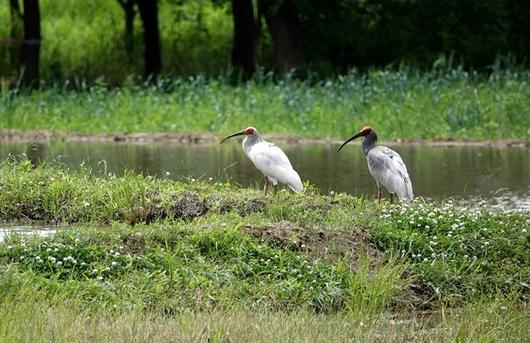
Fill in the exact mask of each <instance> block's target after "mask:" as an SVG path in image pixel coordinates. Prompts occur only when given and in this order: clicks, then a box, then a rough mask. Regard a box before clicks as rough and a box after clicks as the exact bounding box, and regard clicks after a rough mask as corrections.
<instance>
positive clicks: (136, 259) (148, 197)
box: [0, 160, 530, 339]
mask: <svg viewBox="0 0 530 343" xmlns="http://www.w3.org/2000/svg"><path fill="white" fill-rule="evenodd" d="M0 218H1V219H2V220H4V221H26V222H27V221H29V222H35V221H39V222H44V223H57V224H61V226H59V227H57V230H58V233H57V234H56V235H54V236H53V237H47V238H28V237H27V236H23V235H12V236H10V237H8V238H7V241H5V242H4V243H2V244H0V275H1V277H0V299H1V300H0V309H2V310H1V311H0V313H2V314H1V315H0V319H2V320H0V322H1V323H3V324H0V335H2V332H4V333H3V335H4V336H0V337H5V338H6V339H7V338H14V337H16V336H10V334H8V333H9V332H10V331H9V332H8V331H5V330H6V328H7V327H8V324H5V322H6V321H7V323H11V325H14V326H16V324H15V323H14V320H13V318H14V317H13V316H16V315H17V313H19V312H17V311H19V310H17V309H20V308H24V309H25V310H28V311H31V312H32V313H42V308H44V309H49V311H52V312H53V313H54V315H53V316H52V317H53V318H55V319H50V318H47V319H39V318H37V317H34V316H33V315H32V316H31V318H30V319H31V321H32V323H34V325H35V328H38V327H40V326H42V325H44V322H46V323H48V321H49V320H57V321H59V324H57V325H59V327H60V328H61V329H58V330H60V332H59V334H60V335H65V336H64V337H70V335H71V337H79V335H81V331H80V330H81V329H80V328H79V327H78V326H75V325H74V326H72V327H71V328H69V329H65V323H67V322H69V320H70V319H68V318H69V317H72V318H77V319H78V320H82V321H84V322H86V323H88V325H89V326H93V325H95V324H94V323H93V322H92V320H91V319H89V317H90V318H92V317H91V316H94V318H98V321H100V323H103V324H102V326H101V328H99V329H97V330H96V333H94V334H95V335H96V336H97V335H103V334H105V332H107V331H108V328H110V327H112V325H121V326H122V327H123V330H129V329H131V330H133V328H130V326H128V325H125V324H124V323H123V322H124V321H127V320H129V321H131V320H132V321H141V324H139V325H140V327H142V328H143V329H145V330H152V331H150V332H151V333H152V334H153V335H155V332H156V333H161V332H166V333H167V332H173V333H174V334H175V335H176V336H178V337H190V336H188V335H191V336H193V337H198V336H197V335H199V336H200V337H203V338H204V337H211V335H214V336H215V335H216V334H219V335H220V336H219V337H225V338H226V334H227V333H226V332H224V331H223V330H233V331H234V332H236V333H237V334H236V336H235V337H238V338H243V337H247V338H248V337H255V336H254V335H257V334H258V332H259V329H258V327H253V328H249V327H246V326H245V325H243V324H241V325H236V322H237V321H238V320H240V319H241V318H242V317H245V316H247V315H248V316H249V317H251V318H254V319H256V320H258V319H259V320H261V319H262V320H264V321H265V322H267V323H270V325H271V327H277V326H278V325H280V322H278V321H277V320H276V319H273V318H274V313H278V315H280V316H285V317H284V318H285V320H286V321H288V322H289V323H291V324H292V325H293V327H296V328H297V329H293V330H295V331H293V332H290V331H282V330H277V331H276V332H274V333H272V332H271V331H267V330H266V333H263V334H265V335H268V337H277V338H285V337H292V336H293V335H296V334H300V330H301V327H303V325H304V324H301V323H306V324H307V323H311V322H313V321H315V320H318V319H316V318H318V317H317V316H324V317H323V318H324V319H323V322H322V323H321V325H322V327H321V330H322V332H321V333H318V332H316V331H315V330H313V329H307V331H306V332H305V334H307V335H310V336H311V337H323V339H324V337H331V336H330V335H331V334H332V333H333V332H334V331H336V332H340V335H343V337H347V336H348V334H351V333H352V332H362V333H363V334H366V335H367V336H366V337H367V339H369V338H370V337H371V339H375V338H376V336H372V335H375V334H376V333H377V332H378V330H384V331H385V332H386V334H388V335H389V336H388V337H387V336H384V337H386V338H385V339H390V337H394V335H398V332H397V331H396V330H398V327H394V326H395V325H394V324H392V325H389V324H388V322H389V321H393V322H394V323H396V322H399V323H405V324H403V325H402V326H400V327H401V329H399V330H398V331H399V335H400V337H409V338H414V337H416V338H421V337H423V338H425V337H438V338H443V339H457V338H458V337H460V338H462V337H468V335H473V334H475V333H476V334H478V335H486V336H487V337H490V338H492V337H493V338H495V339H497V338H502V336H503V335H502V334H501V333H502V332H507V331H508V330H510V334H509V335H507V336H506V337H509V338H512V339H520V338H522V337H525V336H526V335H528V331H527V329H525V326H524V325H523V324H522V323H524V321H525V319H524V318H527V317H526V316H524V315H522V313H525V309H526V307H527V304H528V297H529V296H530V292H529V287H528V281H529V280H528V276H529V275H530V263H529V261H530V249H528V245H529V242H530V235H529V234H528V229H529V226H530V216H529V214H528V213H527V212H518V213H503V212H492V211H490V210H488V209H487V208H483V207H478V208H476V209H462V208H458V207H455V206H454V205H453V204H452V203H450V202H448V203H445V204H428V203H425V202H423V201H422V200H421V199H419V200H417V201H416V202H415V203H414V204H413V205H411V206H409V207H400V206H397V205H390V204H387V203H383V204H382V205H377V204H376V203H375V202H373V201H372V200H367V199H362V198H355V197H351V196H349V195H346V194H334V195H331V196H324V195H319V194H317V193H316V192H315V191H314V190H312V189H311V187H309V188H308V190H307V192H306V193H305V194H301V195H300V194H291V193H289V192H287V191H283V190H282V191H279V192H278V193H277V194H276V195H270V196H267V197H263V196H262V195H261V192H260V191H259V190H252V189H245V188H239V187H235V186H233V185H229V184H220V183H208V182H174V181H170V180H164V179H156V178H150V177H144V176H139V175H133V174H127V175H125V176H123V177H115V176H112V175H111V176H109V175H106V176H96V175H93V174H91V173H89V172H88V171H81V172H70V171H68V170H66V169H64V168H63V167H59V166H56V165H49V164H48V165H46V164H44V165H41V166H38V167H33V166H31V164H29V162H28V161H25V160H24V161H20V162H12V161H11V162H3V163H2V164H1V165H0ZM14 304H19V305H17V306H14ZM485 304H490V305H491V307H490V309H489V310H488V311H490V310H495V311H498V312H495V313H492V312H486V313H482V312H480V311H484V309H485V308H486V307H485V306H486V305H485ZM41 307H42V308H41ZM35 308H39V310H35ZM32 309H33V310H32ZM440 309H444V311H445V310H447V311H449V312H447V313H448V314H447V317H443V320H442V319H440V318H439V317H438V314H437V313H438V312H437V311H439V310H440ZM425 311H428V312H425ZM431 311H435V312H431ZM206 313H209V314H211V315H212V318H213V319H212V320H213V321H212V322H211V325H214V326H215V328H214V327H211V328H210V329H208V330H207V331H206V332H205V333H203V334H204V335H205V336H201V333H199V332H197V331H196V329H194V325H196V324H197V323H198V322H200V321H201V320H202V321H205V320H206V319H205V317H204V316H205V315H206ZM426 313H431V314H430V315H428V316H426ZM432 313H434V314H432ZM190 316H193V318H195V319H194V320H193V321H192V322H190V319H189V318H190ZM330 316H331V317H330ZM444 316H445V315H444ZM503 316H505V317H506V318H511V319H510V322H509V323H508V324H507V323H505V324H504V325H503V324H502V317H503ZM200 318H202V319H200ZM215 318H217V319H215ZM238 318H239V319H238ZM330 318H334V319H333V320H330ZM486 319H487V320H488V321H489V322H485V323H483V322H481V320H486ZM175 321H176V322H178V324H175ZM381 321H383V322H385V323H386V324H382V322H381ZM401 321H404V322H401ZM117 323H122V324H117ZM170 323H173V324H175V325H177V326H178V330H177V329H174V330H176V331H174V330H169V329H168V327H167V325H170ZM296 323H298V324H296ZM346 323H349V324H347V325H346ZM465 323H468V324H470V325H474V329H473V330H475V331H473V330H472V331H470V332H468V331H466V330H464V329H463V328H464V327H466V325H467V324H465ZM361 324H362V325H361ZM159 325H162V326H159ZM186 325H188V326H186ZM344 325H346V326H344ZM350 325H353V326H350ZM396 325H397V326H399V325H400V324H396ZM448 325H453V328H452V329H451V330H448V331H447V332H446V333H444V334H443V335H442V336H439V335H435V336H432V334H433V333H432V332H431V331H430V330H432V329H433V328H438V329H440V328H441V327H446V326H448ZM105 328H107V329H105ZM126 328H129V329H126ZM148 328H150V329H148ZM2 330H4V331H2ZM35 330H37V329H35ZM167 330H169V331H167ZM219 330H220V331H219ZM297 330H298V331H297ZM359 330H360V331H359ZM424 330H425V331H424ZM36 332H40V331H38V330H37V331H36ZM126 332H129V333H130V331H126ZM47 334H49V331H48V330H44V331H42V332H40V334H39V333H37V334H36V335H37V336H36V337H43V335H47ZM386 334H385V335H386ZM113 335H115V337H129V336H127V334H126V333H125V332H122V333H120V332H115V333H113ZM122 335H124V336H122ZM488 335H489V336H488ZM155 336H156V335H155ZM61 337H63V336H61ZM150 337H154V336H150ZM65 339H66V338H65Z"/></svg>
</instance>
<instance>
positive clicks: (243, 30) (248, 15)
mask: <svg viewBox="0 0 530 343" xmlns="http://www.w3.org/2000/svg"><path fill="white" fill-rule="evenodd" d="M232 14H233V19H234V41H233V46H232V66H233V67H234V68H236V69H238V70H239V71H240V72H242V73H243V76H244V77H245V78H248V77H249V76H251V75H252V74H254V72H255V71H256V63H257V54H258V46H259V21H260V18H259V17H258V18H255V16H254V6H253V5H252V0H232Z"/></svg>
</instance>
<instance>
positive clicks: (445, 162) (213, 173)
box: [0, 142, 530, 209]
mask: <svg viewBox="0 0 530 343" xmlns="http://www.w3.org/2000/svg"><path fill="white" fill-rule="evenodd" d="M282 148H283V149H284V151H285V152H286V153H287V155H288V156H289V158H290V159H291V162H292V164H293V166H294V167H295V169H296V170H297V171H298V172H299V174H300V176H301V178H302V180H310V182H311V183H312V184H314V185H315V186H317V187H319V188H320V189H321V190H322V191H323V192H328V191H331V190H334V191H344V192H348V193H351V194H355V195H360V194H370V195H371V194H374V193H375V191H376V188H375V183H374V181H373V179H372V178H371V176H370V175H369V173H368V168H367V166H366V160H365V158H364V156H363V155H362V153H361V150H360V147H359V146H358V145H355V144H351V145H349V146H347V147H346V149H343V150H342V151H341V152H340V153H337V152H336V149H337V146H335V145H321V144H305V145H287V144H282ZM393 148H394V149H395V150H397V151H398V152H399V153H400V154H401V156H402V157H403V159H404V161H405V163H406V164H407V166H408V169H409V173H410V176H411V179H412V183H413V185H414V193H415V194H416V195H420V196H423V197H426V198H430V199H443V198H449V197H451V198H457V199H471V201H475V200H476V199H479V198H481V199H484V200H487V201H488V202H489V203H491V204H494V205H495V204H496V205H498V206H501V207H504V208H521V209H530V151H529V149H524V148H499V147H488V146H485V147H477V146H463V147H462V146H458V147H457V146H455V147H434V146H410V145H409V146H403V145H397V146H394V147H393ZM22 153H25V154H26V155H27V156H28V158H29V159H30V160H31V161H32V162H33V163H35V164H38V163H41V162H42V161H43V160H54V159H56V160H59V161H62V162H64V163H66V164H68V165H71V166H73V167H79V165H80V164H81V163H84V164H85V165H86V166H87V167H89V168H91V169H92V170H93V171H94V172H98V173H103V172H107V173H108V172H111V173H116V174H120V173H122V172H123V170H125V169H129V170H134V171H136V172H141V173H144V174H149V175H156V176H159V177H170V178H173V179H177V178H181V177H193V178H196V179H200V178H206V179H207V178H209V177H212V178H214V179H216V180H221V181H225V180H231V181H232V182H236V183H239V184H241V185H253V186H255V185H256V184H257V183H258V182H260V181H261V174H260V173H259V172H258V171H257V170H256V169H255V168H254V167H253V166H252V164H251V162H250V161H249V160H248V159H247V158H246V156H245V155H244V153H243V151H242V149H241V146H240V145H239V144H238V143H237V142H234V143H225V144H223V145H213V146H191V147H190V146H182V145H163V144H150V145H135V144H116V143H64V142H59V143H51V144H47V143H39V144H27V143H4V144H3V146H2V147H1V149H0V158H2V159H3V158H5V157H6V156H7V155H8V154H22ZM167 173H169V174H167Z"/></svg>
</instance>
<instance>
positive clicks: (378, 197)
mask: <svg viewBox="0 0 530 343" xmlns="http://www.w3.org/2000/svg"><path fill="white" fill-rule="evenodd" d="M381 195H382V191H381V186H379V185H377V203H378V204H380V203H381Z"/></svg>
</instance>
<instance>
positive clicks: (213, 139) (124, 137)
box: [0, 129, 530, 148]
mask: <svg viewBox="0 0 530 343" xmlns="http://www.w3.org/2000/svg"><path fill="white" fill-rule="evenodd" d="M264 136H265V138H266V139H268V140H270V141H274V142H280V143H286V144H341V143H342V142H343V140H338V139H322V138H304V137H297V136H294V135H288V134H265V135H264ZM221 138H222V137H221V135H216V134H213V133H211V132H194V133H142V132H140V133H113V134H87V133H77V132H70V133H57V132H53V131H50V130H32V131H26V130H19V129H0V140H1V141H9V142H47V141H57V140H62V141H69V142H116V143H129V144H131V143H132V144H152V143H170V144H182V145H195V144H196V145H209V144H217V143H219V142H220V140H221ZM345 138H347V137H345ZM386 143H387V144H395V145H398V144H403V145H431V146H463V145H471V146H496V147H518V148H530V140H524V139H500V140H457V139H440V140H393V141H386Z"/></svg>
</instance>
